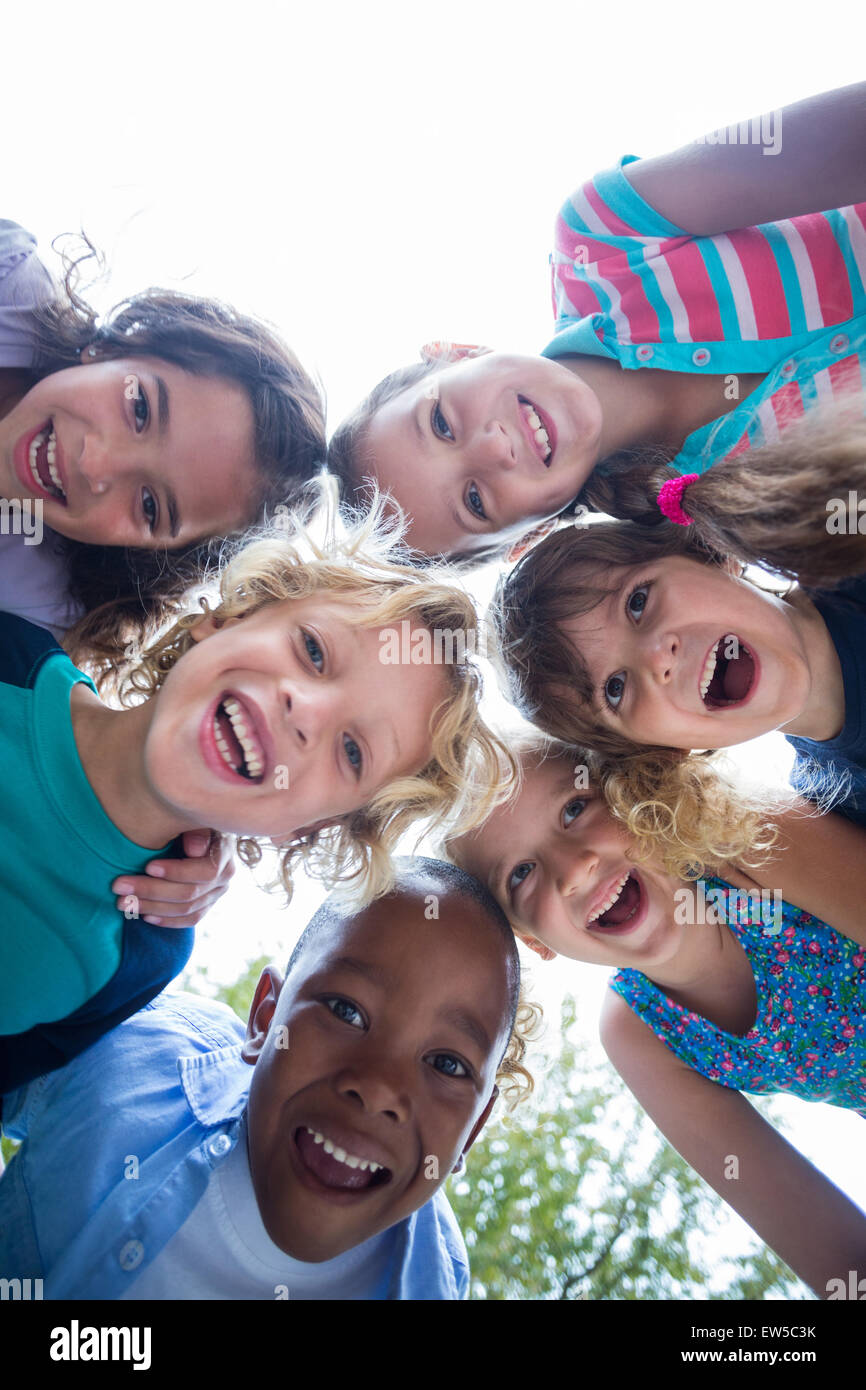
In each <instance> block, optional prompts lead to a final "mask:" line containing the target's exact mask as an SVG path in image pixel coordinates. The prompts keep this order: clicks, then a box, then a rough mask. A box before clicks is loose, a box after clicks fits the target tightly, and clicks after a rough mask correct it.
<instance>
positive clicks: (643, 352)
mask: <svg viewBox="0 0 866 1390" xmlns="http://www.w3.org/2000/svg"><path fill="white" fill-rule="evenodd" d="M652 355H653V350H652V348H651V347H650V345H649V343H641V345H640V347H639V348H638V350H637V352H636V353H635V357H636V358H637V360H638V362H648V361H649V360H650V358H651V357H652Z"/></svg>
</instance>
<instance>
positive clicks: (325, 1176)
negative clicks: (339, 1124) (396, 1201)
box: [295, 1129, 375, 1189]
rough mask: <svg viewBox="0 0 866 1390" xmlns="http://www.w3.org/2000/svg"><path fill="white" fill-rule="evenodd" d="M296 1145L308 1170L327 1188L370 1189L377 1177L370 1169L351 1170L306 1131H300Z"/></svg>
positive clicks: (296, 1138)
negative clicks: (327, 1152)
mask: <svg viewBox="0 0 866 1390" xmlns="http://www.w3.org/2000/svg"><path fill="white" fill-rule="evenodd" d="M295 1143H296V1144H297V1146H298V1152H299V1153H300V1155H301V1158H302V1159H303V1161H304V1163H305V1165H306V1166H307V1168H309V1170H310V1172H311V1173H313V1174H314V1175H315V1177H317V1178H318V1179H319V1182H322V1183H324V1184H325V1186H326V1187H342V1188H350V1189H353V1188H355V1189H356V1188H362V1187H369V1186H370V1183H371V1182H372V1181H373V1178H374V1177H375V1174H374V1173H373V1172H371V1170H370V1169H369V1168H367V1169H366V1170H363V1169H361V1168H350V1167H349V1166H348V1164H346V1163H340V1161H339V1159H336V1158H334V1155H333V1154H326V1153H325V1146H324V1144H317V1143H316V1141H315V1139H314V1138H313V1136H312V1134H310V1133H308V1131H307V1130H306V1129H299V1130H298V1132H297V1134H296V1136H295Z"/></svg>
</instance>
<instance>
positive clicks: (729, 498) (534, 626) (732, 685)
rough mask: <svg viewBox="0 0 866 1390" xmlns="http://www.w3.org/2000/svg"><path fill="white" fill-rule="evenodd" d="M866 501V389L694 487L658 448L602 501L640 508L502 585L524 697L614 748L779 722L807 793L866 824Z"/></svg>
mask: <svg viewBox="0 0 866 1390" xmlns="http://www.w3.org/2000/svg"><path fill="white" fill-rule="evenodd" d="M672 488H673V489H674V490H675V492H674V494H672V493H671V489H672ZM858 496H860V497H863V498H864V500H866V420H864V418H863V414H862V402H860V401H859V400H856V399H855V400H854V401H853V403H852V405H851V406H849V407H837V408H836V409H834V410H832V411H830V412H827V413H826V414H824V415H821V414H820V413H816V414H815V416H813V417H812V419H811V420H808V421H804V422H802V423H801V424H800V425H797V426H792V427H791V428H790V429H789V430H788V431H787V432H786V433H785V435H784V436H783V437H782V439H781V440H780V441H779V442H778V443H776V444H775V445H768V446H766V447H765V448H763V449H759V450H754V451H749V452H746V453H743V454H741V455H738V456H737V457H736V458H733V459H727V460H725V461H724V462H723V463H719V464H717V465H716V466H715V467H714V468H712V469H711V470H709V472H707V473H706V474H704V475H702V476H700V477H696V478H694V479H693V480H691V481H688V480H683V479H679V480H674V479H673V477H672V474H671V470H670V469H668V468H667V467H665V466H664V465H662V466H659V465H658V464H657V463H656V462H654V461H652V460H650V461H644V462H642V463H640V464H634V466H633V467H632V468H631V469H630V470H629V471H628V473H625V472H624V473H622V474H618V473H613V474H612V475H611V476H610V477H608V478H606V479H604V480H599V481H598V482H597V483H594V484H593V485H592V486H590V487H588V488H587V489H586V493H585V497H586V500H587V502H588V503H589V504H590V505H593V506H597V507H598V508H599V509H601V510H603V511H605V512H607V513H610V514H613V515H615V516H618V517H621V518H629V519H623V520H617V521H599V523H598V524H595V523H592V524H587V525H585V526H583V527H580V528H577V527H574V526H571V527H568V528H563V529H562V530H560V531H558V532H557V533H556V534H555V535H551V536H548V537H546V538H545V539H544V540H543V541H541V542H540V544H539V545H537V546H536V547H535V548H534V549H532V550H531V551H530V552H529V553H528V554H527V555H525V556H524V557H523V559H522V560H521V561H520V562H519V563H518V564H517V565H516V566H515V567H514V569H513V570H512V571H511V572H510V573H509V574H508V575H506V576H505V578H504V579H503V581H502V582H501V584H500V586H499V589H498V591H497V594H496V597H495V599H494V603H493V616H494V619H495V624H496V627H497V629H498V635H499V639H500V642H501V646H502V650H503V657H504V663H505V667H506V670H507V676H508V682H509V687H510V696H511V698H512V700H513V701H514V703H515V704H516V705H517V706H518V707H519V708H520V709H521V711H522V712H523V713H524V714H525V715H526V716H527V717H528V718H529V719H531V720H532V722H533V723H535V724H537V725H538V726H539V727H540V728H542V729H543V730H544V731H545V732H546V733H548V734H550V735H552V736H554V737H560V738H567V739H570V740H574V739H580V740H581V741H585V742H586V743H588V744H589V745H590V746H591V747H593V748H596V749H599V750H601V751H605V752H607V753H610V754H624V755H625V754H629V753H633V752H634V751H635V748H646V747H647V746H654V747H667V748H674V749H680V750H683V751H688V750H694V749H713V748H727V747H730V746H732V745H734V744H737V743H742V742H745V741H746V740H748V739H752V738H757V737H758V736H759V735H761V734H765V733H769V732H770V731H772V730H775V729H778V730H780V731H781V732H782V733H783V734H784V735H785V737H786V738H787V739H788V740H789V742H790V743H791V744H792V745H793V746H794V748H795V749H796V752H797V759H796V762H795V764H794V770H793V773H792V780H793V784H794V785H795V786H796V787H797V789H798V790H799V791H800V792H801V793H802V794H803V795H806V796H809V797H810V798H812V799H816V800H820V801H821V803H822V804H824V805H825V806H826V805H827V804H828V803H830V802H832V804H833V805H834V806H835V807H836V808H837V809H838V810H840V811H842V812H843V813H844V814H846V815H848V816H849V817H851V818H852V819H855V820H857V821H858V822H859V823H861V824H866V722H864V703H866V695H864V692H866V522H864V525H863V530H862V531H861V529H860V524H859V523H860V518H859V514H858V513H857V511H856V508H855V510H854V513H853V517H854V524H853V526H847V525H846V527H845V529H844V531H841V532H840V531H839V530H838V529H837V528H836V527H835V524H834V522H835V517H836V514H837V511H838V508H837V507H835V505H834V504H835V502H839V505H840V506H841V500H840V499H841V498H842V497H844V499H845V505H846V508H847V506H848V499H849V498H850V497H854V498H856V497H858ZM752 498H755V499H756V501H755V502H754V505H753V504H752V503H751V500H750V499H752ZM828 521H829V522H830V523H831V524H830V525H828ZM749 565H752V566H761V567H762V568H763V577H762V575H761V574H760V573H759V572H758V570H757V569H753V570H750V571H746V567H747V566H749ZM780 579H781V580H782V581H783V583H784V581H787V584H786V587H783V585H781V584H780ZM771 585H772V586H774V587H770V586H771Z"/></svg>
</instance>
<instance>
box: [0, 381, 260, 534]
mask: <svg viewBox="0 0 866 1390" xmlns="http://www.w3.org/2000/svg"><path fill="white" fill-rule="evenodd" d="M253 458H254V421H253V413H252V407H251V405H250V402H249V399H248V398H247V395H246V392H245V391H244V390H243V389H242V388H241V387H240V386H238V385H236V384H235V383H233V382H231V381H227V380H225V379H223V378H218V377H203V376H194V375H192V374H191V373H189V372H185V371H182V370H181V368H180V367H175V366H173V365H172V364H171V363H169V362H163V361H162V360H161V359H159V358H155V357H143V358H134V357H130V358H115V359H106V360H104V361H100V360H98V359H97V360H94V361H93V362H85V365H83V366H81V367H69V368H66V369H65V370H63V371H60V372H53V373H52V374H51V375H50V376H47V377H43V379H42V380H41V381H39V382H37V383H36V385H35V386H34V387H32V388H31V390H30V391H28V392H27V394H26V395H25V396H24V397H22V399H21V400H20V401H19V402H18V404H17V405H16V406H15V407H14V408H13V409H12V410H11V411H10V413H9V414H8V415H6V416H5V417H4V418H3V420H2V421H0V491H2V492H3V495H5V496H7V497H20V498H22V499H23V498H36V499H39V500H40V501H41V502H42V507H43V512H42V515H43V519H44V521H45V524H46V525H48V526H50V527H51V528H52V529H53V530H55V531H59V532H60V534H61V535H64V536H69V537H70V538H71V539H73V540H77V541H84V542H86V543H87V544H90V545H123V546H136V547H139V548H142V549H146V550H152V549H160V550H161V549H167V550H173V549H177V548H179V547H181V546H184V545H187V544H189V543H190V542H192V541H197V540H201V539H203V538H205V537H207V536H214V535H224V534H226V533H227V532H229V531H232V530H236V529H238V528H239V527H241V526H243V525H245V524H246V523H247V522H248V521H250V520H251V519H252V517H253V516H254V514H255V511H256V497H257V493H258V491H259V488H260V486H261V484H260V481H259V479H258V477H257V470H256V467H255V464H254V462H253Z"/></svg>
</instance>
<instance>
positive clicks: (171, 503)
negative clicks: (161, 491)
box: [165, 487, 180, 540]
mask: <svg viewBox="0 0 866 1390" xmlns="http://www.w3.org/2000/svg"><path fill="white" fill-rule="evenodd" d="M165 503H166V506H167V507H168V523H169V530H170V531H171V537H172V540H176V539H177V534H178V532H179V531H180V512H179V511H178V506H177V498H176V497H175V495H174V493H173V491H172V489H171V488H170V487H166V489H165Z"/></svg>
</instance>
